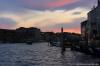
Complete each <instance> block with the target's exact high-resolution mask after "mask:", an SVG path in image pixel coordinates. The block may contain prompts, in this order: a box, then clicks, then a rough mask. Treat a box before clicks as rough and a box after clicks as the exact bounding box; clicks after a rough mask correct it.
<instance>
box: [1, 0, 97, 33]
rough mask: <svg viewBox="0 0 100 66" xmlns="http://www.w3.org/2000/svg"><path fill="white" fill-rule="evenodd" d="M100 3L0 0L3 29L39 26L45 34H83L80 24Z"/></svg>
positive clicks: (91, 1) (70, 0)
mask: <svg viewBox="0 0 100 66" xmlns="http://www.w3.org/2000/svg"><path fill="white" fill-rule="evenodd" d="M96 3H97V0H0V28H2V29H15V28H18V27H37V28H40V29H41V30H42V31H54V32H59V31H60V28H61V27H64V31H66V32H76V33H79V32H80V22H82V21H84V20H86V19H87V13H88V12H89V11H90V10H91V8H92V7H93V6H94V5H96Z"/></svg>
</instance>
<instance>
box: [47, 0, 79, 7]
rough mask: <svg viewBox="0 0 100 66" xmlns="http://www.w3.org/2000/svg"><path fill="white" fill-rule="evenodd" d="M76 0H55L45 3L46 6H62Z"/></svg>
mask: <svg viewBox="0 0 100 66" xmlns="http://www.w3.org/2000/svg"><path fill="white" fill-rule="evenodd" d="M76 1H78V0H56V1H55V2H50V3H48V4H46V5H47V7H60V6H64V5H66V4H71V3H74V2H76Z"/></svg>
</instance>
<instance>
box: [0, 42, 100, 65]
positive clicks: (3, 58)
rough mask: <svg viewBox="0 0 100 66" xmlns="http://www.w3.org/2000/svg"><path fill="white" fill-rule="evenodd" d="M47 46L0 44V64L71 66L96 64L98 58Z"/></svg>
mask: <svg viewBox="0 0 100 66" xmlns="http://www.w3.org/2000/svg"><path fill="white" fill-rule="evenodd" d="M60 50H61V49H60V48H56V47H49V46H48V45H47V43H37V44H33V45H26V44H23V45H20V44H6V45H3V44H2V45H0V66H71V65H77V64H96V63H98V62H100V59H99V58H95V57H92V56H89V55H85V54H82V53H79V52H74V51H70V49H69V48H68V49H66V53H65V55H61V53H60V52H61V51H60Z"/></svg>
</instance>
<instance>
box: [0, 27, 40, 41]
mask: <svg viewBox="0 0 100 66" xmlns="http://www.w3.org/2000/svg"><path fill="white" fill-rule="evenodd" d="M40 33H41V31H40V29H38V28H34V27H30V28H24V27H20V28H18V29H16V30H9V29H0V42H1V43H2V42H3V43H25V42H27V41H31V42H38V41H40Z"/></svg>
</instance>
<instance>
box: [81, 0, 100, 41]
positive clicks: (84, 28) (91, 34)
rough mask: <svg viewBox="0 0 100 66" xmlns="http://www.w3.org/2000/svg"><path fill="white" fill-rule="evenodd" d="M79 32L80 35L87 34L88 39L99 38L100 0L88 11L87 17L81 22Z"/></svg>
mask: <svg viewBox="0 0 100 66" xmlns="http://www.w3.org/2000/svg"><path fill="white" fill-rule="evenodd" d="M81 34H82V37H85V36H87V39H88V40H93V39H95V40H98V39H100V0H98V4H97V6H96V7H93V9H92V10H91V11H90V12H89V13H88V19H87V20H86V21H84V22H82V23H81ZM85 39H86V38H85Z"/></svg>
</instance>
